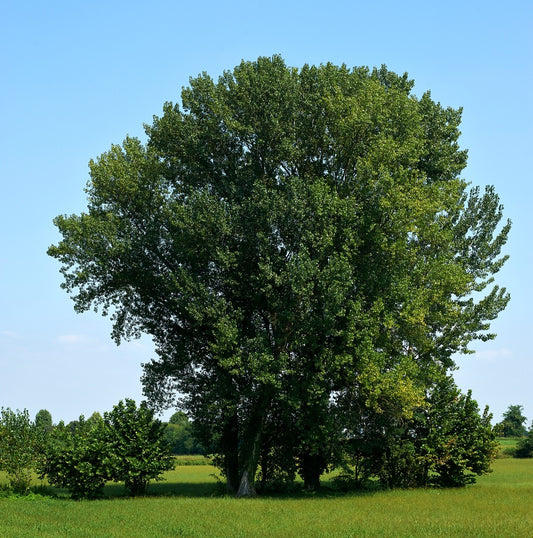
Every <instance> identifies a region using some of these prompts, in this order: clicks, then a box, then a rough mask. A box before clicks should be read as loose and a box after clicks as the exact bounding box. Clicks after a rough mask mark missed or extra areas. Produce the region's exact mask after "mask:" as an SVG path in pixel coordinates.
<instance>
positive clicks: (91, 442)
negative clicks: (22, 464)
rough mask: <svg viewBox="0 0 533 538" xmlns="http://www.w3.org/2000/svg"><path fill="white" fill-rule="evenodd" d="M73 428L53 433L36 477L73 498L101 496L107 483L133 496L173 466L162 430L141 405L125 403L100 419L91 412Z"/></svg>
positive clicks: (131, 402) (145, 406)
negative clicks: (122, 487) (121, 483)
mask: <svg viewBox="0 0 533 538" xmlns="http://www.w3.org/2000/svg"><path fill="white" fill-rule="evenodd" d="M75 424H76V427H75V428H73V427H71V425H72V423H70V424H69V425H68V426H65V425H64V424H62V423H60V424H59V425H58V426H56V428H54V430H53V432H52V434H51V436H50V440H49V442H48V444H47V446H46V454H45V458H44V461H43V463H42V464H41V466H40V476H41V478H44V477H45V476H46V477H48V481H49V482H50V484H52V485H54V486H56V487H61V488H67V489H68V490H69V491H70V492H71V493H72V496H73V497H74V498H81V497H87V498H96V497H99V496H101V495H102V491H103V488H104V485H105V483H106V482H107V481H108V480H115V481H124V485H125V487H126V489H127V491H128V492H129V493H130V494H131V495H138V494H140V493H144V492H145V491H146V487H147V485H148V483H149V481H150V480H151V479H153V478H155V479H158V478H159V476H160V475H161V473H162V472H163V471H166V470H169V469H172V468H173V467H174V460H173V458H172V457H171V456H170V454H169V451H168V448H167V446H166V444H165V442H164V438H163V431H164V426H163V425H162V424H161V422H160V421H159V420H156V419H154V414H153V411H152V410H151V409H149V408H148V406H147V405H146V403H144V402H143V403H141V405H140V406H139V407H138V408H137V406H136V404H135V402H134V401H133V400H129V399H126V400H125V403H124V402H122V401H121V402H119V403H118V404H117V405H116V406H114V407H113V410H112V411H110V412H108V413H107V412H106V413H105V414H104V418H102V417H101V415H100V414H99V413H93V415H91V417H90V418H89V419H88V420H85V418H84V417H83V416H81V417H80V418H79V420H77V421H75Z"/></svg>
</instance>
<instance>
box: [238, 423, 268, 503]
mask: <svg viewBox="0 0 533 538" xmlns="http://www.w3.org/2000/svg"><path fill="white" fill-rule="evenodd" d="M262 433H263V424H262V420H257V421H252V422H251V424H250V426H249V430H248V435H247V436H246V438H247V442H246V441H245V440H244V439H243V450H242V455H241V457H240V461H241V463H242V467H241V468H242V474H241V481H240V484H239V489H238V491H237V497H254V496H255V495H256V494H257V493H256V491H255V473H256V472H257V465H258V462H259V454H260V450H261V438H262Z"/></svg>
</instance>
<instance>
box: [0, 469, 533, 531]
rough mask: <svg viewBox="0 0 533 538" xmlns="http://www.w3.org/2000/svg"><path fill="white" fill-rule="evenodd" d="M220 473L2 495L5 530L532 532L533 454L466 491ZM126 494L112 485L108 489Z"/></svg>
mask: <svg viewBox="0 0 533 538" xmlns="http://www.w3.org/2000/svg"><path fill="white" fill-rule="evenodd" d="M213 473H214V470H213V468H212V467H210V466H188V467H185V466H184V467H178V468H177V469H176V470H175V471H173V472H171V473H168V474H167V479H168V480H167V481H166V482H162V483H159V484H154V485H152V486H151V488H150V492H151V495H149V496H147V497H141V498H134V499H131V498H125V497H121V496H120V497H110V498H106V499H103V500H99V501H71V500H69V499H54V498H48V497H34V498H31V496H30V498H28V499H0V536H2V537H24V536H37V535H38V536H80V537H81V536H84V537H85V536H86V537H89V536H90V537H100V536H101V537H104V536H105V537H114V536H131V537H137V536H138V537H144V536H154V537H155V536H213V537H216V536H228V537H229V536H237V537H238V536H243V537H244V536H246V537H248V536H428V535H431V536H439V535H441V536H531V535H532V529H533V507H532V501H533V460H515V459H502V460H498V461H496V462H495V464H494V473H493V474H491V475H488V476H486V477H482V478H481V479H480V480H479V481H478V483H477V484H476V485H473V486H469V487H467V488H464V489H446V490H436V489H434V490H433V489H426V490H424V489H415V490H394V491H383V492H374V493H361V494H346V495H338V494H334V493H332V494H331V495H329V496H328V495H327V494H322V495H315V496H312V497H308V496H304V495H302V496H300V497H297V496H293V497H290V496H288V497H259V498H256V499H235V498H232V497H226V496H220V495H219V493H218V492H219V488H218V487H217V484H216V479H215V477H214V476H212V475H213ZM118 491H120V489H119V486H118V485H117V486H115V485H111V486H109V487H108V489H107V490H106V494H108V495H116V494H117V492H118ZM155 494H158V495H155Z"/></svg>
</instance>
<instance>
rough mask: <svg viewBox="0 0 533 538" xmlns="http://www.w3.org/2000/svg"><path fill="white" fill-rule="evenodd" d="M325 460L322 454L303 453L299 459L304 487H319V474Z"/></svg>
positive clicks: (307, 488) (315, 488)
mask: <svg viewBox="0 0 533 538" xmlns="http://www.w3.org/2000/svg"><path fill="white" fill-rule="evenodd" d="M324 469H325V461H324V457H323V456H322V454H309V453H307V454H304V455H303V456H302V458H301V460H300V474H301V475H302V478H303V480H304V488H305V489H306V490H308V491H316V490H317V489H319V488H320V476H321V475H322V473H323V472H324Z"/></svg>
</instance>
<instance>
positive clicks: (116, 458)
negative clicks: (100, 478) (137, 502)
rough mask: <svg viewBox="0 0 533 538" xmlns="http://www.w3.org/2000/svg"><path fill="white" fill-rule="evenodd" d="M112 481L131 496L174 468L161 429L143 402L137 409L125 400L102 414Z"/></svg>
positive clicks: (163, 427) (162, 426)
mask: <svg viewBox="0 0 533 538" xmlns="http://www.w3.org/2000/svg"><path fill="white" fill-rule="evenodd" d="M104 422H105V426H106V436H107V444H108V451H109V454H110V458H111V474H110V478H111V479H112V480H117V481H118V480H120V481H124V485H125V487H126V489H127V490H128V492H129V493H130V494H131V495H139V494H142V493H144V492H145V491H146V488H147V486H148V483H149V481H150V480H151V479H152V478H154V479H156V480H157V479H158V478H159V476H160V475H161V474H162V473H163V471H168V470H171V469H173V468H174V465H175V463H174V458H173V457H172V456H171V455H170V451H169V448H168V445H167V444H166V443H165V440H164V429H165V426H164V425H163V424H162V423H161V422H160V421H159V420H157V419H155V418H154V412H153V411H152V410H151V409H150V408H149V407H148V406H147V404H146V403H145V402H142V403H141V405H140V406H139V407H138V408H137V406H136V405H135V402H134V401H133V400H129V399H126V402H125V403H123V402H122V401H121V402H119V403H118V405H115V406H114V407H113V410H112V411H110V412H109V413H104Z"/></svg>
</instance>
